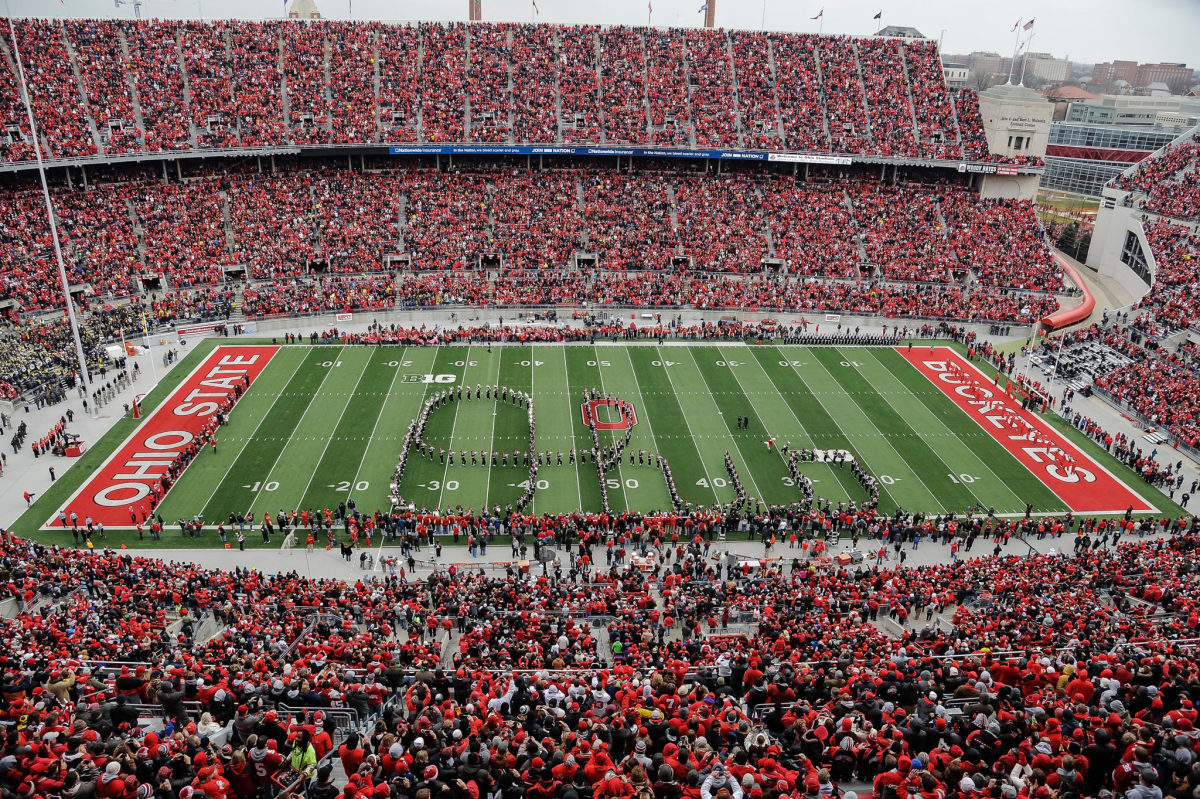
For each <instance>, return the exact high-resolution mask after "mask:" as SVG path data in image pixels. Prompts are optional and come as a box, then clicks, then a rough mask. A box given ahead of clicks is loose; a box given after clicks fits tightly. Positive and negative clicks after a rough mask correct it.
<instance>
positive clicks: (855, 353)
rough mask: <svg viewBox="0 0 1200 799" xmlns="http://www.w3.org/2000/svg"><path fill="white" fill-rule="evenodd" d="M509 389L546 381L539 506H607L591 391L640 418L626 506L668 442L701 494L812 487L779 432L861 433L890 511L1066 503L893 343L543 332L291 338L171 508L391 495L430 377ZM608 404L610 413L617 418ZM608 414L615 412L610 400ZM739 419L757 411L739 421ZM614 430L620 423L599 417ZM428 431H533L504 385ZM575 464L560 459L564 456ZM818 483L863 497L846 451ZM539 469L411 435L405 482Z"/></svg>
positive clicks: (790, 495) (427, 493)
mask: <svg viewBox="0 0 1200 799" xmlns="http://www.w3.org/2000/svg"><path fill="white" fill-rule="evenodd" d="M477 384H478V385H480V386H489V385H498V386H506V387H508V388H510V389H517V390H520V391H523V392H526V393H528V394H529V395H531V396H532V397H533V403H534V409H535V412H536V437H537V445H536V446H537V448H538V449H539V450H541V451H545V450H550V451H551V452H552V453H554V457H553V460H552V462H553V464H554V465H549V466H542V467H541V468H540V470H539V471H538V474H537V480H536V483H535V485H536V490H535V491H534V499H533V504H532V506H531V508H529V509H528V510H532V511H533V512H535V513H544V512H560V511H570V510H574V509H577V508H583V509H587V510H598V509H600V507H601V492H600V485H599V478H598V475H597V471H596V467H595V466H594V465H593V464H592V463H590V462H589V463H583V464H576V465H574V466H572V465H569V463H568V461H569V458H568V457H567V455H566V453H568V452H569V451H570V450H571V449H572V448H574V449H575V450H577V451H579V450H584V449H590V448H591V433H590V431H589V429H588V428H587V427H586V426H585V422H584V418H583V413H582V408H581V406H582V405H583V402H584V391H585V390H586V389H595V390H599V391H600V392H601V393H602V394H605V395H610V396H612V397H613V398H616V399H620V400H625V401H628V402H630V403H632V405H633V408H634V412H635V414H636V417H637V424H636V425H635V426H634V428H633V433H632V439H631V440H630V443H629V445H628V448H627V450H626V455H625V456H624V457H623V458H622V463H621V465H620V467H619V468H617V469H615V470H613V471H611V472H610V473H609V474H608V475H607V479H608V494H609V499H610V504H611V506H612V508H613V509H614V510H616V511H620V510H622V509H627V508H628V509H634V510H638V511H650V510H658V509H668V508H669V507H670V499H669V495H668V491H667V487H666V484H665V481H664V479H663V476H662V472H661V471H660V470H659V469H657V468H655V467H654V466H651V465H630V464H629V458H628V453H629V452H633V453H635V454H636V453H638V452H639V451H643V450H644V451H645V452H646V453H651V454H653V453H657V454H661V455H662V456H664V457H665V458H667V459H668V461H669V462H670V464H671V468H672V470H673V473H674V477H675V482H676V486H677V490H678V491H679V493H680V495H681V496H682V498H683V499H684V500H685V501H688V502H691V503H693V504H694V505H704V506H710V505H713V504H714V503H722V504H723V503H728V502H731V501H733V500H734V490H733V488H732V487H731V486H730V483H729V477H728V474H727V472H726V469H725V465H724V460H725V453H726V452H728V453H730V455H731V456H732V458H733V461H734V464H735V466H736V468H737V470H738V472H739V473H740V476H741V481H742V483H743V485H744V486H745V488H746V491H747V493H748V494H749V495H751V496H753V497H756V498H758V499H760V500H762V501H764V502H766V503H772V504H777V503H778V504H782V503H789V502H793V501H797V500H799V499H800V493H799V490H798V489H797V488H796V487H795V486H794V485H793V484H792V480H791V478H790V477H789V473H788V470H787V467H786V464H785V462H784V459H783V457H782V456H781V455H780V454H779V452H778V451H771V450H769V449H768V447H767V445H766V441H767V440H768V439H769V438H774V439H775V441H776V444H777V445H779V446H783V445H785V444H790V445H791V446H792V447H793V448H800V447H806V448H815V449H822V450H847V451H849V452H850V453H851V454H852V455H853V456H854V457H855V458H857V459H858V460H859V461H860V463H862V464H863V465H864V466H865V467H866V468H867V469H868V471H870V472H871V473H872V474H873V475H875V477H876V478H877V479H878V480H879V481H880V489H881V495H880V510H881V511H882V512H884V513H891V512H893V511H894V510H895V509H896V508H897V507H903V508H906V509H910V510H921V511H925V512H941V511H956V512H962V511H965V510H966V509H967V508H968V507H969V506H975V507H977V508H989V507H990V508H994V509H995V510H996V512H997V513H1005V514H1013V513H1023V512H1024V510H1025V504H1026V503H1027V502H1028V503H1032V504H1033V507H1034V510H1035V511H1056V512H1061V511H1065V510H1066V507H1065V505H1064V504H1063V503H1062V501H1061V500H1059V499H1058V498H1057V497H1056V496H1055V495H1054V494H1053V493H1052V492H1051V491H1050V490H1049V489H1048V488H1047V487H1046V486H1045V485H1044V484H1043V483H1042V482H1041V481H1040V480H1038V479H1037V478H1036V477H1035V476H1034V475H1033V474H1032V473H1031V472H1030V471H1029V470H1027V469H1026V468H1025V467H1024V466H1022V465H1021V464H1020V463H1019V462H1018V461H1016V460H1015V459H1014V458H1013V457H1012V456H1010V455H1009V454H1008V453H1007V452H1005V451H1004V449H1003V448H1002V447H1001V446H1000V445H999V444H998V443H997V442H996V441H995V440H993V439H992V438H991V437H990V436H988V435H987V434H986V433H985V432H984V431H983V430H982V429H981V428H980V427H979V426H978V424H977V423H976V422H975V421H973V420H972V419H970V418H968V417H967V416H966V415H965V414H964V413H962V412H961V411H960V410H958V408H957V407H955V405H954V404H953V403H952V402H951V401H950V400H949V399H948V398H947V397H946V396H945V395H943V394H942V393H941V392H940V391H939V390H937V388H936V387H934V386H933V385H932V384H931V383H930V382H929V381H928V380H927V379H926V378H925V377H924V376H923V375H921V374H920V373H919V372H917V371H916V370H915V369H914V368H913V367H912V366H911V365H909V364H908V362H907V361H905V360H904V359H903V358H902V357H901V356H900V355H899V354H898V353H896V352H895V351H894V350H891V349H888V348H830V347H818V348H806V347H798V346H753V345H742V344H721V345H713V346H702V345H681V344H668V345H664V346H656V345H654V344H631V345H624V344H599V345H596V346H587V345H566V346H548V345H538V346H536V347H528V346H513V345H503V346H495V347H492V348H490V349H489V348H488V347H487V346H486V345H485V346H470V347H466V346H454V347H411V348H406V347H363V346H348V347H340V346H316V347H308V346H294V347H283V348H281V349H280V350H279V352H278V353H277V354H276V355H275V356H274V358H273V359H272V360H271V362H270V364H269V365H268V366H267V368H266V371H265V372H264V373H263V374H262V376H261V377H260V378H259V379H258V380H257V381H256V382H255V383H254V385H253V386H252V387H251V389H250V391H249V392H248V393H247V395H246V396H245V397H244V398H243V399H242V400H241V401H240V402H239V404H238V405H237V407H236V408H235V409H234V411H233V414H232V417H231V420H230V423H229V424H228V425H227V426H226V427H224V428H222V429H221V431H220V435H219V439H220V447H219V451H218V452H217V453H215V454H213V453H211V452H208V451H206V452H204V453H203V454H202V455H201V456H200V457H198V458H197V459H196V460H195V461H194V462H193V463H192V465H191V466H190V467H189V468H188V470H187V471H186V472H185V473H184V475H183V477H182V478H181V479H180V480H179V481H178V482H177V483H176V484H175V485H174V486H173V487H172V489H171V491H170V492H169V493H168V494H167V496H166V498H165V499H164V500H163V502H162V504H161V506H160V510H159V512H160V513H161V514H162V515H163V516H164V517H165V518H166V519H167V520H168V521H170V520H173V519H177V518H180V517H188V518H191V517H192V516H194V515H196V514H197V513H199V514H201V516H202V518H203V519H204V520H205V522H207V523H209V524H216V523H217V522H218V521H224V520H225V519H226V518H227V517H228V515H229V514H230V513H231V512H242V513H244V512H247V511H253V512H254V513H255V515H256V517H257V516H261V515H262V514H263V513H266V512H270V513H272V514H273V513H275V512H277V511H279V510H293V509H319V508H325V507H330V508H332V507H334V506H336V505H337V504H338V503H339V502H341V501H345V500H348V499H350V498H353V499H354V500H355V502H356V504H357V507H358V508H359V509H360V510H364V511H370V510H374V509H376V508H381V509H384V510H386V509H387V508H388V507H389V504H390V503H389V483H390V481H391V478H392V473H393V470H394V469H395V466H396V463H397V460H398V458H399V455H400V448H401V442H402V440H403V438H404V432H405V429H406V428H407V426H408V424H409V422H410V421H411V420H412V419H413V418H415V417H416V416H417V414H418V413H419V412H420V410H421V407H422V405H423V403H424V402H425V401H426V399H427V398H429V397H430V396H432V395H433V393H434V392H437V391H440V390H443V389H450V390H454V389H455V388H456V387H457V386H459V385H462V386H464V387H465V386H470V387H472V389H474V387H475V386H476V385H477ZM610 412H611V409H610V408H601V409H600V412H599V413H598V417H599V418H600V420H601V421H604V420H605V418H609V419H614V420H615V419H616V418H617V415H616V414H612V413H610ZM606 413H610V415H609V416H608V417H606V416H605V414H606ZM738 417H748V418H749V426H748V428H747V429H739V427H738V424H737V419H738ZM600 435H601V442H602V444H603V443H608V442H610V441H612V440H613V438H614V436H620V435H623V434H622V433H619V432H601V434H600ZM425 439H426V440H427V441H428V442H429V443H430V444H431V445H433V446H434V447H435V448H437V449H443V448H444V449H452V450H455V451H465V452H467V453H471V452H473V451H477V452H485V451H506V452H509V453H511V452H512V451H513V450H515V449H527V448H528V446H529V428H528V417H527V413H526V411H525V409H524V408H521V407H518V406H517V405H514V404H506V403H504V402H500V403H497V402H494V401H493V402H489V401H487V400H486V399H484V400H480V401H471V402H466V401H461V402H451V403H447V404H446V405H445V406H444V407H442V408H440V409H438V410H435V411H434V412H433V413H431V415H430V418H429V422H428V426H427V429H426V432H425ZM560 451H561V452H563V453H564V465H563V466H558V465H557V453H558V452H560ZM802 468H803V471H804V473H805V474H806V475H807V476H808V477H809V478H811V479H812V480H813V481H814V486H813V488H814V492H815V493H816V494H817V495H820V496H824V497H827V498H829V499H831V500H833V501H834V502H835V503H836V502H838V501H843V500H848V499H853V500H856V501H861V500H862V499H863V498H864V497H865V492H864V490H863V489H862V488H861V487H860V486H859V484H858V483H857V482H856V481H855V480H854V479H853V477H852V476H851V474H850V470H849V468H841V469H839V468H838V467H837V466H835V465H833V464H825V463H808V464H804V466H803V467H802ZM528 477H529V471H528V468H527V467H524V466H514V465H512V463H511V460H510V464H509V465H508V466H501V465H497V466H484V465H478V466H471V465H461V464H459V463H457V462H456V463H455V464H453V465H451V464H449V463H442V462H440V459H439V458H438V457H434V458H433V459H432V460H430V459H427V458H425V457H422V456H419V455H418V454H416V453H415V452H414V453H413V454H412V455H411V456H410V458H409V464H408V468H407V471H406V473H405V477H404V480H403V482H402V483H401V485H400V487H399V488H400V494H401V495H402V496H403V497H404V498H405V500H406V501H411V502H412V503H413V504H415V505H416V507H418V508H422V507H426V508H435V507H442V508H445V507H457V506H461V507H462V508H464V509H466V508H471V509H474V510H475V511H480V510H481V509H482V508H484V507H485V506H486V507H492V506H495V505H497V504H498V505H501V506H505V505H508V504H509V503H515V502H516V501H517V499H518V497H519V496H520V495H521V493H522V492H523V490H524V487H525V481H526V480H528Z"/></svg>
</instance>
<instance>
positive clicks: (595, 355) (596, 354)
mask: <svg viewBox="0 0 1200 799" xmlns="http://www.w3.org/2000/svg"><path fill="white" fill-rule="evenodd" d="M592 360H593V361H595V362H596V367H595V369H596V374H598V375H600V393H601V394H603V395H604V396H606V397H607V396H608V391H606V390H605V388H604V368H603V367H602V366H600V350H598V349H596V345H595V344H593V345H592ZM572 424H574V423H573V422H572ZM616 438H617V437H616V436H615V435H614V436H612V438H610V439H609V443H612V442H613V441H615V440H616ZM624 455H625V453H624V452H621V453H619V454H618V455H617V482H618V483H620V484H621V486H620V488H621V496H622V497H623V498H624V499H625V510H629V494H628V493H626V491H625V472H623V471H621V461H623V460H625V457H624ZM604 474H605V479H606V480H607V479H608V476H607V475H608V472H605V473H604ZM597 477H599V472H597ZM606 490H607V487H606ZM601 497H602V498H603V494H601ZM609 507H610V508H611V507H612V503H611V502H610V503H609Z"/></svg>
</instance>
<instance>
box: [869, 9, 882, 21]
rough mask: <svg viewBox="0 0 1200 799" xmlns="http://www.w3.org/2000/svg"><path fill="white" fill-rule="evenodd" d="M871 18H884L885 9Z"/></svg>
mask: <svg viewBox="0 0 1200 799" xmlns="http://www.w3.org/2000/svg"><path fill="white" fill-rule="evenodd" d="M871 19H883V11H880V12H879V13H878V14H876V15H875V16H873V17H871Z"/></svg>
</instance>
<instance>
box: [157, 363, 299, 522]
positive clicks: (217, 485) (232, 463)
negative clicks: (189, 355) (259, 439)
mask: <svg viewBox="0 0 1200 799" xmlns="http://www.w3.org/2000/svg"><path fill="white" fill-rule="evenodd" d="M281 351H282V350H281ZM307 359H308V356H307V355H302V356H301V357H300V360H298V361H296V368H295V369H293V370H292V373H291V374H290V375H288V379H287V380H285V381H284V382H283V384H282V385H283V387H284V388H287V386H288V383H291V382H292V380H293V379H294V378H295V377H296V373H297V372H299V371H300V367H301V366H303V365H304V362H305V361H306V360H307ZM253 388H254V387H253V386H251V389H253ZM282 396H283V392H282V391H281V392H279V393H278V394H276V395H275V399H273V400H271V406H270V407H269V408H267V410H266V412H265V413H263V416H262V418H261V419H259V420H258V424H256V425H255V426H254V432H252V433H251V434H250V437H249V438H247V439H245V441H243V443H242V446H241V447H239V448H238V450H237V454H236V455H234V456H233V460H232V461H230V462H229V469H226V470H225V473H224V474H222V475H221V476H220V477H219V478H217V480H216V481H215V484H214V485H213V490H212V492H211V493H210V494H209V495H208V499H206V500H204V504H202V505H200V513H201V514H203V513H204V512H205V511H206V510H207V509H208V503H210V502H212V500H213V497H215V496H216V495H217V490H218V489H220V488H221V483H223V482H225V478H226V477H228V476H229V472H230V470H232V469H233V467H234V466H235V465H236V464H237V460H238V458H240V457H241V455H242V452H243V451H244V450H245V449H246V445H247V444H249V443H250V442H251V441H253V440H254V438H255V437H256V436H257V435H258V431H259V428H261V427H262V426H263V422H265V421H267V419H268V418H270V416H271V411H273V410H275V403H277V402H279V398H280V397H282ZM242 399H245V397H242ZM240 401H241V400H239V402H240ZM233 409H234V410H235V411H236V410H237V405H234V406H233ZM231 415H232V414H231ZM178 484H179V481H178V480H176V481H175V483H173V484H172V485H171V488H174V487H175V486H176V485H178ZM167 493H170V492H169V491H168V492H167ZM166 498H167V497H166V494H164V495H163V498H162V499H160V500H159V501H158V507H162V503H163V501H164V500H165V499H166Z"/></svg>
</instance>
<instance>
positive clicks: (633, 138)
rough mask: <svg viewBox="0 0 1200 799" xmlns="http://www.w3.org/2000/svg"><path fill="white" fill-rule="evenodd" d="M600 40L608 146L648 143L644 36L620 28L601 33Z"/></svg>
mask: <svg viewBox="0 0 1200 799" xmlns="http://www.w3.org/2000/svg"><path fill="white" fill-rule="evenodd" d="M599 38H600V65H601V67H600V68H601V77H600V80H601V86H602V87H603V95H602V98H601V101H602V105H601V107H602V109H603V111H602V113H603V115H604V132H605V138H606V142H607V143H608V144H640V143H642V142H645V141H646V52H645V50H644V49H643V47H642V37H641V32H640V31H638V30H636V29H634V28H627V27H625V26H623V25H618V26H615V27H612V28H605V29H603V30H601V31H600V34H599Z"/></svg>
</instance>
